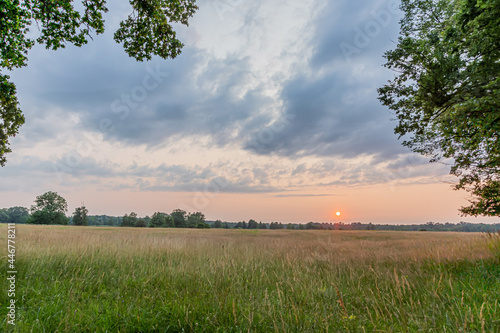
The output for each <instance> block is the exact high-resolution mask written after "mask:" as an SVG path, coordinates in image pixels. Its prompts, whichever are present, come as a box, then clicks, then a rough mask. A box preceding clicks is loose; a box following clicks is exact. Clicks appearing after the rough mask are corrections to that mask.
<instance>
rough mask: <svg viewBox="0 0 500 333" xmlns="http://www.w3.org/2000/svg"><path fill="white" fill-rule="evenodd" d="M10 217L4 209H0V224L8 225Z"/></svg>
mask: <svg viewBox="0 0 500 333" xmlns="http://www.w3.org/2000/svg"><path fill="white" fill-rule="evenodd" d="M9 220H10V217H9V214H8V213H7V209H6V208H2V209H0V223H9Z"/></svg>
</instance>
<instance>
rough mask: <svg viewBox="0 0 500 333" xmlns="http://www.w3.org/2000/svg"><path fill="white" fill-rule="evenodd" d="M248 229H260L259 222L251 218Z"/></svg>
mask: <svg viewBox="0 0 500 333" xmlns="http://www.w3.org/2000/svg"><path fill="white" fill-rule="evenodd" d="M248 229H259V224H258V223H257V221H255V220H249V221H248Z"/></svg>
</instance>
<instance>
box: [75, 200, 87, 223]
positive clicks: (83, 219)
mask: <svg viewBox="0 0 500 333" xmlns="http://www.w3.org/2000/svg"><path fill="white" fill-rule="evenodd" d="M88 213H89V211H88V209H87V208H86V207H85V206H84V205H82V206H81V207H77V208H75V212H74V213H73V224H74V225H87V214H88Z"/></svg>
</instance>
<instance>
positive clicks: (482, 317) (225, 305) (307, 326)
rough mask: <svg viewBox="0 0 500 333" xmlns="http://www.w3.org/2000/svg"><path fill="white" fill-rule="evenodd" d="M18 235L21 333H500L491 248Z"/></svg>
mask: <svg viewBox="0 0 500 333" xmlns="http://www.w3.org/2000/svg"><path fill="white" fill-rule="evenodd" d="M17 228H18V237H17V242H18V245H17V246H18V256H17V266H18V294H17V303H16V304H17V306H18V309H17V311H18V312H17V313H18V318H17V325H16V330H17V331H18V332H106V331H107V332H243V331H245V332H247V331H249V332H500V304H499V302H500V297H499V295H500V270H499V265H498V257H495V255H494V253H493V252H492V246H491V244H495V243H494V241H492V240H490V239H489V238H488V239H487V238H485V237H484V236H481V235H479V234H458V233H405V232H361V231H356V232H350V231H338V232H334V231H289V230H280V231H272V230H259V231H246V230H182V229H161V230H158V229H139V230H138V229H127V228H85V227H57V226H27V225H19V226H18V227H17ZM5 229H6V228H5V227H2V228H1V229H0V231H1V240H2V242H3V243H6V237H5V236H6V234H7V232H6V230H5ZM492 237H493V238H492V239H493V240H494V239H496V242H498V238H500V237H497V236H492ZM494 237H497V238H494ZM492 242H493V243H492ZM496 244H497V243H496ZM3 257H4V256H3ZM5 271H6V269H4V270H3V271H2V274H3V276H2V280H4V281H5V278H6V276H5ZM0 299H1V301H2V304H7V301H8V299H7V295H6V293H5V292H3V293H2V294H1V295H0ZM0 312H1V313H2V314H5V313H6V308H5V307H4V306H2V309H1V310H0ZM3 318H5V315H4V316H3ZM3 327H4V328H5V329H6V330H8V329H9V327H8V326H7V324H6V320H5V319H4V322H3Z"/></svg>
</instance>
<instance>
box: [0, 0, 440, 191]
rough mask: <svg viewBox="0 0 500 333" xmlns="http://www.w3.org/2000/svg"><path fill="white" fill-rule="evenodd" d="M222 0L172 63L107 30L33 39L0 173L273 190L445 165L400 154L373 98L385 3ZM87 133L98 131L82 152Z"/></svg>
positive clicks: (350, 182) (387, 29) (166, 187)
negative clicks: (61, 42)
mask: <svg viewBox="0 0 500 333" xmlns="http://www.w3.org/2000/svg"><path fill="white" fill-rule="evenodd" d="M224 3H225V4H226V5H227V3H226V2H224ZM221 4H223V1H218V2H216V3H211V2H201V3H200V6H201V8H200V12H199V14H197V15H198V16H197V17H195V20H194V24H192V25H191V27H190V28H180V34H182V35H184V36H185V37H186V38H187V41H186V47H185V48H184V51H183V53H182V54H181V56H179V57H178V58H177V59H175V60H168V61H163V60H159V59H155V60H153V61H151V62H148V63H137V62H136V61H135V60H134V59H130V58H129V57H128V56H127V55H126V54H125V53H124V51H123V50H122V48H121V46H119V45H116V44H115V43H114V42H113V40H112V34H111V33H107V34H105V35H104V36H98V37H97V38H95V40H94V41H93V42H91V43H90V44H89V45H87V46H85V48H81V49H80V48H76V47H68V48H67V49H65V50H60V51H58V52H55V53H53V52H50V51H46V50H43V49H42V48H40V47H37V48H35V49H33V51H32V53H31V54H30V64H29V67H28V68H25V69H22V70H20V71H17V72H15V73H13V79H14V81H15V82H16V83H17V84H18V91H19V96H20V100H21V106H22V108H23V109H24V110H25V113H26V117H27V123H26V125H25V126H24V127H23V128H21V135H20V137H19V138H16V140H14V141H15V145H16V149H18V150H16V151H19V155H18V156H21V158H19V159H18V160H17V161H16V160H15V159H13V160H12V161H9V164H10V165H13V168H10V169H8V171H7V172H5V173H3V175H2V178H5V177H8V175H11V176H14V175H19V174H18V173H16V171H15V168H18V169H16V170H19V171H17V172H21V170H23V172H25V174H29V175H31V176H30V177H37V178H40V177H41V178H43V177H42V176H41V175H43V174H51V178H50V179H51V181H53V180H54V179H57V178H60V177H59V176H64V177H63V178H64V179H65V180H64V181H63V184H62V185H63V186H75V184H78V183H79V182H80V183H81V182H86V183H89V184H95V185H94V186H96V187H102V188H106V187H112V188H133V189H137V190H143V191H199V190H200V189H202V190H203V188H205V187H207V186H213V184H214V183H217V182H219V183H220V184H224V186H223V188H221V189H220V191H223V192H234V193H265V192H269V193H272V192H285V191H294V190H297V189H309V188H312V187H314V186H319V187H325V186H338V185H346V186H355V185H361V184H374V183H383V182H387V181H392V180H393V179H408V180H409V181H413V180H414V181H417V179H419V177H424V176H426V175H428V176H430V177H435V176H436V175H437V174H439V175H441V174H443V170H442V169H439V170H438V171H434V170H437V169H429V168H428V165H427V164H426V161H425V159H420V160H418V161H413V162H412V163H410V164H408V163H407V162H405V160H404V158H406V157H407V156H409V155H408V151H407V149H406V148H404V147H402V146H401V144H400V142H398V140H397V138H396V136H395V135H394V134H393V127H394V126H395V123H393V122H391V121H390V118H391V114H390V113H389V112H387V111H386V110H384V108H383V107H382V106H381V105H380V102H379V101H378V100H377V92H376V89H377V88H378V87H380V86H381V85H383V84H384V82H385V81H386V80H387V79H388V78H389V76H390V75H391V74H390V73H388V72H387V70H385V69H383V68H382V67H381V65H382V63H383V62H384V60H383V58H382V54H383V52H384V51H385V50H387V49H390V48H391V47H392V46H393V44H392V41H391V40H393V39H395V37H396V36H397V32H398V31H397V20H398V14H397V13H396V12H395V11H394V1H382V0H378V1H373V2H371V1H365V2H364V3H363V4H362V5H360V4H359V3H353V2H348V1H343V2H338V1H337V2H331V1H330V2H326V3H325V2H321V1H315V2H312V3H307V2H303V1H296V2H294V3H291V2H288V1H281V2H276V3H270V2H265V1H257V2H252V3H251V4H250V3H248V4H246V3H245V5H244V9H245V10H243V9H242V8H243V7H241V8H240V7H239V6H236V5H235V4H234V2H232V3H231V4H229V5H228V6H229V7H228V6H226V7H220V6H219V5H221ZM277 9H281V11H277ZM214 13H215V18H214ZM276 13H279V15H277V14H276ZM377 24H378V25H377ZM205 30H206V31H205ZM214 32H216V34H214ZM346 47H347V48H346ZM349 47H350V48H349ZM346 50H347V51H346ZM346 52H347V53H346ZM90 134H91V135H93V136H94V137H98V135H97V134H102V136H103V139H102V140H101V141H100V140H97V141H96V142H97V143H92V146H91V148H92V149H91V153H89V154H87V155H84V154H81V152H80V151H81V149H79V147H80V146H81V144H82V142H84V143H85V135H90ZM96 135H97V136H96ZM82 137H83V139H82ZM186 138H190V140H189V141H188V142H189V144H186V142H187V141H186V140H184V139H186ZM200 147H202V148H200ZM105 149H109V150H110V151H109V152H108V153H106V151H105ZM199 149H205V150H206V155H207V156H208V157H204V159H203V162H199V161H198V160H199V156H198V155H197V154H198V153H197V152H198V151H199ZM101 150H103V152H101ZM117 151H119V152H120V155H122V156H120V157H119V158H115V159H113V158H111V157H110V156H108V155H113V156H114V157H116V155H118V154H117V153H116V152H117ZM166 151H167V152H166ZM195 151H196V152H195ZM74 152H76V154H80V155H81V156H79V160H78V163H68V160H70V159H71V158H73V157H75V155H72V154H73V153H74ZM182 152H185V155H189V156H188V157H186V156H183V157H182V158H179V157H178V156H179V155H180V154H181V153H182ZM235 152H236V153H235ZM136 155H137V156H138V157H137V156H136ZM76 157H78V156H76ZM23 158H24V160H23ZM176 158H179V161H177V160H175V159H176ZM21 160H22V161H28V164H26V163H25V162H19V161H21ZM23 163H25V164H23ZM408 165H411V167H408ZM227 169H234V170H235V171H234V173H232V174H229V175H228V173H227V172H225V171H224V170H227ZM30 170H31V171H30ZM405 170H406V171H405ZM391 175H396V176H391ZM433 179H434V178H433ZM38 181H40V182H41V181H42V180H39V179H37V180H36V182H38ZM283 195H288V196H293V195H294V194H287V193H285V194H283ZM301 195H302V194H301ZM306 195H307V194H306Z"/></svg>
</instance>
